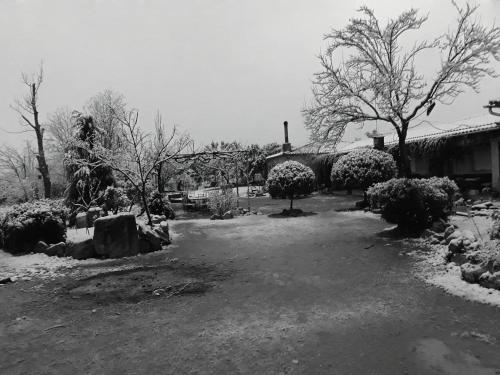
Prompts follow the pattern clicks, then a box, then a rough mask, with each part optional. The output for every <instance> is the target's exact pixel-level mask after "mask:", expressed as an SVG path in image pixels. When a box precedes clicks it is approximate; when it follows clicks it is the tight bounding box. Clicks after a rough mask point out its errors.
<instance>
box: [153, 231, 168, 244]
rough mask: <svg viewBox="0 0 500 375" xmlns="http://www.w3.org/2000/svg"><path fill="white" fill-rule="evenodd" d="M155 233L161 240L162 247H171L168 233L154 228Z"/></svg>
mask: <svg viewBox="0 0 500 375" xmlns="http://www.w3.org/2000/svg"><path fill="white" fill-rule="evenodd" d="M153 232H155V233H156V235H157V236H158V237H159V238H160V240H161V244H162V245H170V236H169V235H168V232H167V233H165V232H164V231H163V229H161V228H160V227H156V228H154V229H153Z"/></svg>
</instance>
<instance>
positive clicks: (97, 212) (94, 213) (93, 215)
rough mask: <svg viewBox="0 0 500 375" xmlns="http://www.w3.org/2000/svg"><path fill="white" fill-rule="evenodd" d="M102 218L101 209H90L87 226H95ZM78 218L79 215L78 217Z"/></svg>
mask: <svg viewBox="0 0 500 375" xmlns="http://www.w3.org/2000/svg"><path fill="white" fill-rule="evenodd" d="M100 216H101V207H90V208H89V210H88V211H87V225H88V226H89V227H92V226H94V221H96V219H98V218H99V217H100ZM77 217H78V215H77Z"/></svg>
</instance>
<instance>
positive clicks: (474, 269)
mask: <svg viewBox="0 0 500 375" xmlns="http://www.w3.org/2000/svg"><path fill="white" fill-rule="evenodd" d="M460 271H461V273H462V279H464V280H465V281H467V282H469V283H477V282H478V280H479V278H480V277H481V275H482V274H483V273H485V272H486V269H485V267H484V266H482V265H480V264H471V263H465V264H462V266H461V267H460Z"/></svg>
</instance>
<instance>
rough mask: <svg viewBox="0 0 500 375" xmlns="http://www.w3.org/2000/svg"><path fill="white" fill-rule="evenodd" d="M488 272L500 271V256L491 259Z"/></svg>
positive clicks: (488, 263)
mask: <svg viewBox="0 0 500 375" xmlns="http://www.w3.org/2000/svg"><path fill="white" fill-rule="evenodd" d="M487 267H488V270H489V271H490V272H492V273H495V272H499V271H500V255H498V256H496V257H494V258H492V259H490V260H489V261H488V262H487Z"/></svg>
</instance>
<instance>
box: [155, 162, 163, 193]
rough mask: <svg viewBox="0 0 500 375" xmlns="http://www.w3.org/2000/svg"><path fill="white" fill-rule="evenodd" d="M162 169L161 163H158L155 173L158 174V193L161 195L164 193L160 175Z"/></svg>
mask: <svg viewBox="0 0 500 375" xmlns="http://www.w3.org/2000/svg"><path fill="white" fill-rule="evenodd" d="M162 169H163V162H160V163H158V167H157V168H156V172H157V174H158V193H163V192H164V191H165V184H164V183H163V177H162V175H161V172H162Z"/></svg>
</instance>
